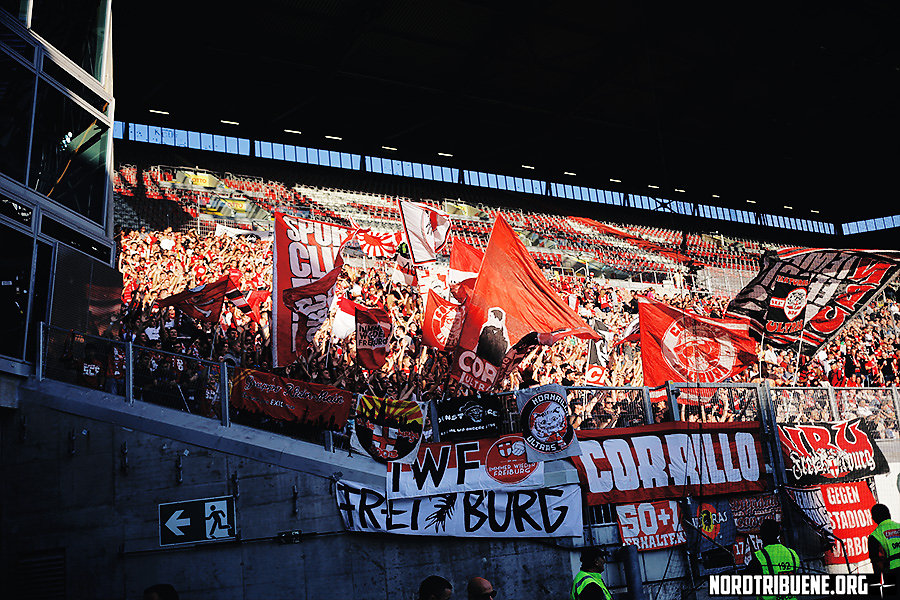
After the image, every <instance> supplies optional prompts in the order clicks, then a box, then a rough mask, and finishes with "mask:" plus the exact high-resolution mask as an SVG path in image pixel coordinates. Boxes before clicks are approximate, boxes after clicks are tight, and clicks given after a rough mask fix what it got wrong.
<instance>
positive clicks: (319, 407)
mask: <svg viewBox="0 0 900 600" xmlns="http://www.w3.org/2000/svg"><path fill="white" fill-rule="evenodd" d="M352 399H353V396H352V394H351V393H350V392H348V391H346V390H342V389H339V388H336V387H332V386H330V385H319V384H316V383H306V382H305V381H296V380H293V379H288V378H286V377H279V376H278V375H273V374H271V373H263V372H261V371H253V370H251V369H241V370H240V371H238V374H237V377H235V378H234V383H233V384H232V386H231V398H230V400H231V403H232V404H233V405H234V406H235V408H238V409H241V410H249V411H251V412H258V413H263V414H266V415H269V416H270V417H274V418H276V419H281V420H283V421H300V422H301V423H309V424H313V425H320V426H322V427H327V428H328V429H334V430H337V429H341V428H342V427H344V425H346V424H347V417H348V416H349V415H350V404H351V402H352Z"/></svg>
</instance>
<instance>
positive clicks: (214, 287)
mask: <svg viewBox="0 0 900 600" xmlns="http://www.w3.org/2000/svg"><path fill="white" fill-rule="evenodd" d="M229 283H230V280H229V279H228V277H223V278H222V279H219V280H218V281H215V282H213V283H205V284H203V285H199V286H197V287H195V288H191V289H189V290H186V291H184V292H181V293H180V294H175V295H174V296H169V297H168V298H164V299H162V300H160V301H159V302H158V303H157V304H159V306H160V307H165V306H174V307H176V308H178V309H179V310H180V311H181V312H183V313H184V314H186V315H187V316H189V317H191V318H192V319H197V320H198V321H206V322H207V323H215V322H217V321H218V320H219V316H220V315H221V314H222V303H223V302H224V301H225V291H226V290H227V289H228V286H229Z"/></svg>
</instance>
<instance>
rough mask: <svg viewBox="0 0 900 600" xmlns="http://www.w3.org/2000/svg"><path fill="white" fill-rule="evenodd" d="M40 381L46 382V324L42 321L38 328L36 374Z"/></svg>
mask: <svg viewBox="0 0 900 600" xmlns="http://www.w3.org/2000/svg"><path fill="white" fill-rule="evenodd" d="M34 376H35V379H37V380H38V381H43V380H44V322H43V321H41V322H40V324H39V326H38V339H37V370H36V373H35V374H34Z"/></svg>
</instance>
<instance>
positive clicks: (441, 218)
mask: <svg viewBox="0 0 900 600" xmlns="http://www.w3.org/2000/svg"><path fill="white" fill-rule="evenodd" d="M398 204H399V205H400V220H401V221H402V222H403V231H404V232H405V233H406V242H407V243H408V244H409V255H410V257H411V258H412V261H413V263H415V264H417V265H421V264H424V263H433V262H434V261H435V260H436V255H437V253H438V252H440V251H441V249H442V248H443V247H444V244H446V243H447V235H448V234H449V232H450V216H449V215H448V214H447V213H445V212H444V211H442V210H438V209H436V208H432V207H430V206H428V205H427V204H421V203H419V202H404V201H402V200H398Z"/></svg>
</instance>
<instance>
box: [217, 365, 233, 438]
mask: <svg viewBox="0 0 900 600" xmlns="http://www.w3.org/2000/svg"><path fill="white" fill-rule="evenodd" d="M219 403H220V406H221V407H222V426H223V427H231V417H230V415H229V414H228V365H227V364H225V361H222V362H220V363H219Z"/></svg>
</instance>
